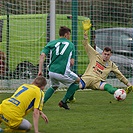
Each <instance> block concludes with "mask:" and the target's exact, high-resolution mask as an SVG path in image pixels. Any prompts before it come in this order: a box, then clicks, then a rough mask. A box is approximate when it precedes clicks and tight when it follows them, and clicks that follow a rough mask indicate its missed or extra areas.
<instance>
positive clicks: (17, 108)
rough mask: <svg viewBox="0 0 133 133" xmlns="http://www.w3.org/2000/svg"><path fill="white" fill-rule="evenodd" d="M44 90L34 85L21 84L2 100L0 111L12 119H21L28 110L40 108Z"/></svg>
mask: <svg viewBox="0 0 133 133" xmlns="http://www.w3.org/2000/svg"><path fill="white" fill-rule="evenodd" d="M43 99H44V92H43V91H42V90H41V89H40V88H38V87H37V86H35V85H31V84H23V85H22V86H20V87H19V88H18V89H17V90H16V92H15V93H14V94H13V95H12V96H11V97H10V98H8V99H5V100H3V102H2V104H1V112H2V114H4V115H5V116H7V117H8V118H11V119H13V120H21V119H22V118H23V117H24V116H25V115H26V114H27V113H28V112H30V111H31V110H33V108H37V109H39V110H42V107H43Z"/></svg>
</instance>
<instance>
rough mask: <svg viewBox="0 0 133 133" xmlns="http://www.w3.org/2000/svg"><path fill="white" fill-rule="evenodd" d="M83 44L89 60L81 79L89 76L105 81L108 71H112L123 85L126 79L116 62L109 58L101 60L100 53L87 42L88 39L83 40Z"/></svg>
mask: <svg viewBox="0 0 133 133" xmlns="http://www.w3.org/2000/svg"><path fill="white" fill-rule="evenodd" d="M83 45H84V47H85V50H86V52H87V55H88V58H89V61H90V63H89V64H88V67H87V69H86V71H85V73H84V74H83V75H82V78H83V79H84V78H85V79H87V77H88V76H89V78H90V77H91V78H92V79H94V80H97V81H105V80H106V79H107V77H108V75H109V73H110V72H111V71H112V72H113V73H114V74H115V75H116V77H117V78H118V79H119V80H120V81H122V82H123V83H124V84H125V85H126V84H127V83H128V80H127V79H126V78H125V76H124V75H123V74H122V73H121V72H120V71H119V69H118V67H117V66H116V64H115V63H113V62H112V61H111V60H108V61H107V62H105V61H103V59H102V57H101V55H100V54H99V53H98V52H97V51H96V50H95V49H93V48H92V47H91V46H90V45H89V44H88V40H84V41H83ZM88 80H89V79H88Z"/></svg>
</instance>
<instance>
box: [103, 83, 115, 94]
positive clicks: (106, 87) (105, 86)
mask: <svg viewBox="0 0 133 133" xmlns="http://www.w3.org/2000/svg"><path fill="white" fill-rule="evenodd" d="M104 90H105V91H108V92H109V93H110V94H114V92H115V91H116V90H117V88H114V87H112V85H110V84H105V85H104Z"/></svg>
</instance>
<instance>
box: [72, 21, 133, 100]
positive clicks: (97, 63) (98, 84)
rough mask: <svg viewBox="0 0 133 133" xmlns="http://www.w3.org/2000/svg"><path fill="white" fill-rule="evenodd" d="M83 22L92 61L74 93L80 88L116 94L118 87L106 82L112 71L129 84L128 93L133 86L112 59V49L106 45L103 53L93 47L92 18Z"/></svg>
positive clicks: (88, 51)
mask: <svg viewBox="0 0 133 133" xmlns="http://www.w3.org/2000/svg"><path fill="white" fill-rule="evenodd" d="M82 23H83V29H84V40H83V46H84V48H85V50H86V53H87V55H88V58H89V61H90V63H89V64H88V66H87V69H86V71H85V73H84V74H83V75H82V77H81V80H80V83H79V85H77V87H76V88H75V89H73V94H74V91H76V90H78V89H79V88H80V89H84V88H90V89H94V90H97V89H98V90H105V91H108V92H109V93H110V94H114V92H115V91H116V90H117V88H114V87H113V86H112V85H110V84H108V83H107V82H106V79H107V77H108V75H109V73H110V72H113V73H114V74H115V75H116V77H117V78H118V79H119V80H120V81H121V82H123V83H124V84H125V85H126V86H127V88H126V93H127V94H128V93H129V92H130V91H131V90H132V89H133V86H132V84H131V83H130V82H129V81H128V80H127V79H126V78H125V76H124V75H123V74H122V73H121V72H120V71H119V69H118V67H117V66H116V64H115V63H114V62H112V61H111V60H110V57H111V55H112V52H111V49H110V48H109V47H105V48H104V50H103V52H102V54H99V53H98V52H97V51H96V50H95V49H93V48H92V47H91V45H90V44H88V31H89V29H90V28H91V23H90V20H85V21H83V22H82ZM78 87H79V88H78ZM71 94H72V93H71ZM72 97H73V95H72V96H71V99H72Z"/></svg>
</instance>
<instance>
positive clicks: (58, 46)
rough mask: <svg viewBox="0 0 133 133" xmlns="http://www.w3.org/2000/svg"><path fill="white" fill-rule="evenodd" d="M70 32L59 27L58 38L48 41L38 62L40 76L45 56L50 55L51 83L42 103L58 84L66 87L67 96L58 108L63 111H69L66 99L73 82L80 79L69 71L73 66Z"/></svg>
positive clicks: (73, 85)
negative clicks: (61, 108)
mask: <svg viewBox="0 0 133 133" xmlns="http://www.w3.org/2000/svg"><path fill="white" fill-rule="evenodd" d="M70 35H71V30H70V29H69V28H68V27H66V26H61V27H60V29H59V36H60V38H59V39H57V40H53V41H50V42H49V43H48V44H47V45H46V46H45V47H44V49H43V50H42V51H41V55H40V61H39V72H38V75H42V74H43V73H42V66H43V62H44V60H45V58H46V56H47V55H48V54H49V53H50V57H51V59H50V64H49V77H50V81H51V87H50V88H48V89H47V91H46V93H45V97H44V103H46V101H47V100H48V99H49V98H50V97H51V96H52V95H53V93H54V92H55V90H56V89H57V88H58V87H59V85H60V83H62V84H64V85H66V86H67V87H68V89H67V95H65V97H64V99H62V101H60V103H59V106H60V107H63V108H65V109H69V107H68V106H67V103H66V99H69V98H70V96H71V91H73V88H74V87H75V84H74V82H79V80H80V78H79V77H78V76H77V74H75V73H74V72H72V71H71V67H72V66H73V65H74V58H75V47H74V44H73V43H72V42H71V41H70V40H69V39H70Z"/></svg>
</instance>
